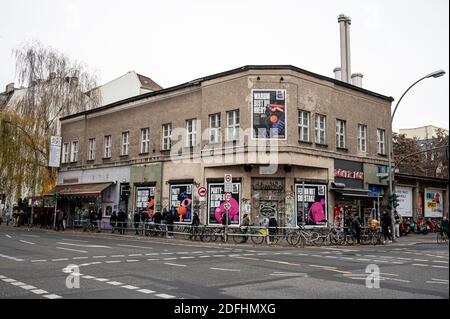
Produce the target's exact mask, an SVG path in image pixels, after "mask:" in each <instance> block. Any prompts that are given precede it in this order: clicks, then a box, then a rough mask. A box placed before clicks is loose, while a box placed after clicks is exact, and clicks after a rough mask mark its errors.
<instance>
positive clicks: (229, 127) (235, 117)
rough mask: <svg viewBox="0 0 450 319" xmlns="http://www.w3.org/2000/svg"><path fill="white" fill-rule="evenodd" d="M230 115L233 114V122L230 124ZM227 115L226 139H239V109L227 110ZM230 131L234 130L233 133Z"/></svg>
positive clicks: (229, 140) (228, 140) (230, 140)
mask: <svg viewBox="0 0 450 319" xmlns="http://www.w3.org/2000/svg"><path fill="white" fill-rule="evenodd" d="M230 115H232V117H231V118H232V120H233V123H232V124H230ZM226 117H227V129H226V141H227V142H232V141H237V140H239V138H240V136H239V128H240V127H241V117H240V111H239V109H235V110H231V111H227V112H226ZM230 132H233V133H232V134H231V133H230Z"/></svg>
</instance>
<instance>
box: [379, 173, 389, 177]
mask: <svg viewBox="0 0 450 319" xmlns="http://www.w3.org/2000/svg"><path fill="white" fill-rule="evenodd" d="M387 176H389V173H377V177H387Z"/></svg>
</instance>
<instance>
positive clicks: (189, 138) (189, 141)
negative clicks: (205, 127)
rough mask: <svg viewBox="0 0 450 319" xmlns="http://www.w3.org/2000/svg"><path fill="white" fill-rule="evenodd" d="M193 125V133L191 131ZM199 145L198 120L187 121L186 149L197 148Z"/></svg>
mask: <svg viewBox="0 0 450 319" xmlns="http://www.w3.org/2000/svg"><path fill="white" fill-rule="evenodd" d="M189 124H191V131H190V130H189ZM196 145H197V119H196V118H194V119H188V120H186V143H185V146H186V147H195V146H196Z"/></svg>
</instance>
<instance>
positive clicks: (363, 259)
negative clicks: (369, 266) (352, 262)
mask: <svg viewBox="0 0 450 319" xmlns="http://www.w3.org/2000/svg"><path fill="white" fill-rule="evenodd" d="M356 260H361V261H369V260H370V259H367V258H357V259H356Z"/></svg>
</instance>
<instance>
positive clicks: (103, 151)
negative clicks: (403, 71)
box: [47, 65, 393, 226]
mask: <svg viewBox="0 0 450 319" xmlns="http://www.w3.org/2000/svg"><path fill="white" fill-rule="evenodd" d="M392 101H393V99H392V98H391V97H387V96H384V95H381V94H378V93H375V92H372V91H369V90H366V89H363V88H361V87H359V86H355V85H352V84H349V83H346V82H342V81H339V80H337V79H333V78H329V77H325V76H322V75H319V74H316V73H313V72H310V71H306V70H303V69H300V68H297V67H295V66H291V65H263V66H261V65H258V66H254V65H250V66H244V67H241V68H237V69H233V70H229V71H226V72H222V73H219V74H214V75H210V76H206V77H203V78H200V79H196V80H193V81H190V82H187V83H184V84H180V85H177V86H174V87H170V88H165V89H160V90H156V91H153V92H149V93H145V94H141V95H139V96H136V97H131V98H127V99H124V100H120V101H117V102H114V103H111V104H109V105H105V106H102V107H99V108H96V109H92V110H88V111H85V112H81V113H77V114H73V115H70V116H66V117H64V118H62V119H61V134H62V138H63V148H62V156H61V159H62V161H61V167H60V171H59V177H58V185H57V186H56V187H55V189H53V190H52V191H51V192H49V193H48V194H47V195H52V194H54V193H59V194H60V196H61V198H62V200H61V201H60V202H58V205H60V204H61V205H65V207H66V209H67V210H69V212H70V213H71V214H75V213H76V212H77V213H79V211H80V210H81V209H82V208H87V207H89V206H91V207H97V208H102V211H103V212H104V219H105V223H107V220H108V216H109V215H110V214H111V212H112V211H114V210H118V209H124V210H127V211H128V212H132V211H134V210H135V209H147V210H150V211H154V210H161V209H163V208H167V209H173V210H175V211H176V212H177V213H178V215H179V219H178V222H179V223H190V222H191V220H192V214H193V212H194V211H198V212H199V213H200V219H201V222H202V223H204V224H220V223H221V215H222V214H223V213H224V212H225V211H226V210H228V213H229V215H230V218H231V222H232V224H235V225H238V224H239V223H240V221H241V219H242V216H243V215H244V214H250V216H251V221H252V222H253V223H255V224H259V223H261V222H262V221H263V220H264V219H265V218H270V217H275V218H277V220H278V222H279V224H280V225H283V226H284V225H286V226H289V225H296V224H306V225H322V224H324V223H327V222H330V223H332V222H334V221H336V220H342V219H344V220H345V218H346V216H348V215H349V214H353V215H360V216H361V217H362V218H363V220H368V219H369V218H370V217H371V216H374V215H376V214H377V213H378V211H379V207H380V204H381V203H382V201H383V197H384V195H385V194H386V193H387V191H386V190H387V182H386V179H385V178H383V176H384V175H385V172H386V168H387V164H388V161H387V140H386V139H387V138H388V137H389V136H391V127H390V110H391V102H392ZM225 174H230V175H232V184H231V186H232V187H231V188H229V189H225V188H226V187H229V186H230V185H225V184H224V175H225ZM226 193H229V194H226Z"/></svg>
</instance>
